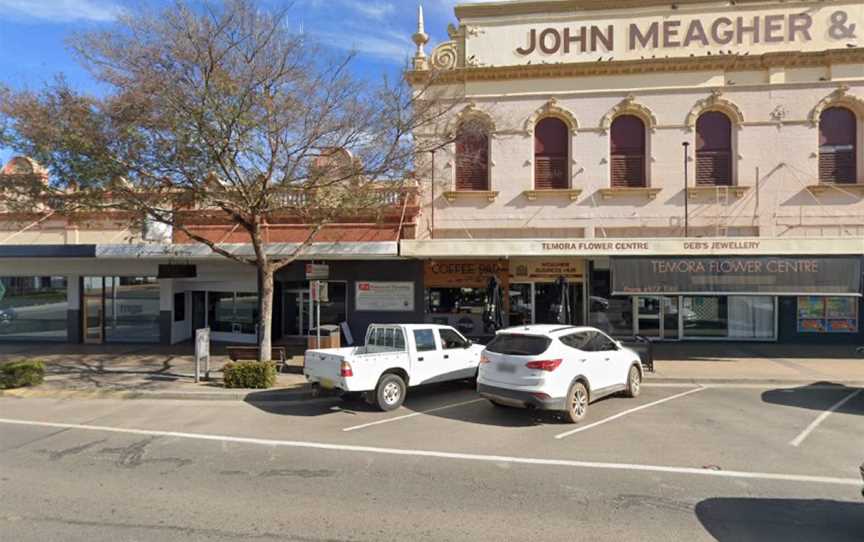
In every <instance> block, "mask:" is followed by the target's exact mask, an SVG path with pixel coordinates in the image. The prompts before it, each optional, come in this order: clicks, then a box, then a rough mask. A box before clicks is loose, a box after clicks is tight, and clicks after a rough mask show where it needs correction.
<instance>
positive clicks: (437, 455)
mask: <svg viewBox="0 0 864 542" xmlns="http://www.w3.org/2000/svg"><path fill="white" fill-rule="evenodd" d="M0 424H4V425H23V426H32V427H45V428H57V429H75V430H79V431H99V432H105V433H116V434H125V435H146V436H154V437H167V438H178V439H188V440H200V441H211V442H231V443H235V444H247V445H257V446H274V447H285V448H302V449H307V450H329V451H338V452H353V453H361V454H367V455H372V454H375V455H391V456H403V457H424V458H430V459H453V460H461V461H478V462H486V463H510V464H514V465H533V466H544V467H569V468H577V469H603V470H622V471H631V472H655V473H663V474H682V475H691V476H704V477H710V478H731V479H735V478H740V479H750V480H773V481H783V482H796V483H810V484H832V485H842V486H854V487H859V486H860V485H861V480H859V479H858V478H837V477H833V476H814V475H808V474H781V473H771V472H751V471H733V470H727V471H723V470H721V471H717V470H711V469H705V468H697V467H673V466H665V465H640V464H634V463H605V462H599V461H577V460H573V459H544V458H539V457H514V456H501V455H483V454H472V453H459V452H436V451H432V450H416V449H406V448H378V447H374V446H354V445H349V444H327V443H323V442H308V441H296V440H274V439H262V438H250V437H233V436H228V435H213V434H206V433H182V432H178V431H159V430H153V429H132V428H125V427H110V426H104V425H103V426H98V425H81V424H75V423H56V422H35V421H28V420H15V419H9V418H0Z"/></svg>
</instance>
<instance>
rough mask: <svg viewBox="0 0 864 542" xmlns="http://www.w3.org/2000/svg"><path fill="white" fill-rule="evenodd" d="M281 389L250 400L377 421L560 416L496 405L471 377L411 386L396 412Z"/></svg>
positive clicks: (291, 412) (288, 411)
mask: <svg viewBox="0 0 864 542" xmlns="http://www.w3.org/2000/svg"><path fill="white" fill-rule="evenodd" d="M280 393H281V392H278V391H275V392H274V391H261V392H254V393H250V394H249V395H248V396H247V397H246V399H245V401H246V403H248V404H250V405H252V406H254V407H255V408H258V409H260V410H263V411H264V412H268V413H270V414H277V415H281V416H297V417H315V416H326V415H333V414H337V415H341V416H345V415H346V414H348V415H351V414H373V415H375V417H374V418H372V419H368V417H367V419H364V421H376V420H377V419H381V420H384V419H387V418H393V417H398V416H405V415H408V414H413V413H422V414H423V415H425V416H435V417H439V418H445V419H450V420H456V421H463V422H467V423H475V424H482V425H492V426H499V427H530V426H534V425H539V424H544V423H556V417H555V416H554V415H552V414H549V413H541V412H536V411H533V412H532V411H529V410H522V409H516V408H512V409H511V408H496V407H494V406H492V405H491V404H490V403H489V402H487V401H486V400H484V399H482V398H481V397H480V396H479V395H477V393H476V392H475V391H474V389H473V386H472V385H471V384H469V383H468V382H467V381H454V382H446V383H441V384H430V385H426V386H419V387H417V388H411V389H410V390H409V392H408V397H407V398H406V400H405V403H404V404H403V405H402V408H401V409H399V410H397V411H394V412H381V411H380V410H378V408H377V407H375V406H373V405H370V404H369V403H367V402H366V401H365V400H364V399H362V398H356V399H341V398H339V397H338V396H335V395H334V396H325V397H322V398H321V400H318V401H304V402H299V403H298V402H287V401H280V400H279V399H280Z"/></svg>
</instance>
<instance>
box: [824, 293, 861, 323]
mask: <svg viewBox="0 0 864 542" xmlns="http://www.w3.org/2000/svg"><path fill="white" fill-rule="evenodd" d="M857 305H858V299H856V298H854V297H826V298H825V311H826V312H825V317H826V318H843V319H856V320H857V318H858V310H857V309H858V306H857Z"/></svg>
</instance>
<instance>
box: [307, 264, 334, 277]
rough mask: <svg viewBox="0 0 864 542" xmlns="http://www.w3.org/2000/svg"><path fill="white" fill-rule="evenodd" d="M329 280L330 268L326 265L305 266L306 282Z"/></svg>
mask: <svg viewBox="0 0 864 542" xmlns="http://www.w3.org/2000/svg"><path fill="white" fill-rule="evenodd" d="M329 278H330V266H329V265H326V264H315V263H307V264H306V280H326V279H329Z"/></svg>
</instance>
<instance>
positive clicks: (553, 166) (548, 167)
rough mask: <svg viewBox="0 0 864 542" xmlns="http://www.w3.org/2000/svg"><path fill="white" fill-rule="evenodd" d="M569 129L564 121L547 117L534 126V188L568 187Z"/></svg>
mask: <svg viewBox="0 0 864 542" xmlns="http://www.w3.org/2000/svg"><path fill="white" fill-rule="evenodd" d="M569 155H570V130H569V129H568V128H567V125H566V124H564V121H562V120H561V119H556V118H554V117H547V118H545V119H542V120H541V121H540V122H538V123H537V126H536V127H535V128H534V188H536V189H537V190H553V189H566V188H570V182H569V180H568V178H567V174H568V171H569V170H570V168H569V167H568V166H567V157H568V156H569Z"/></svg>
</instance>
